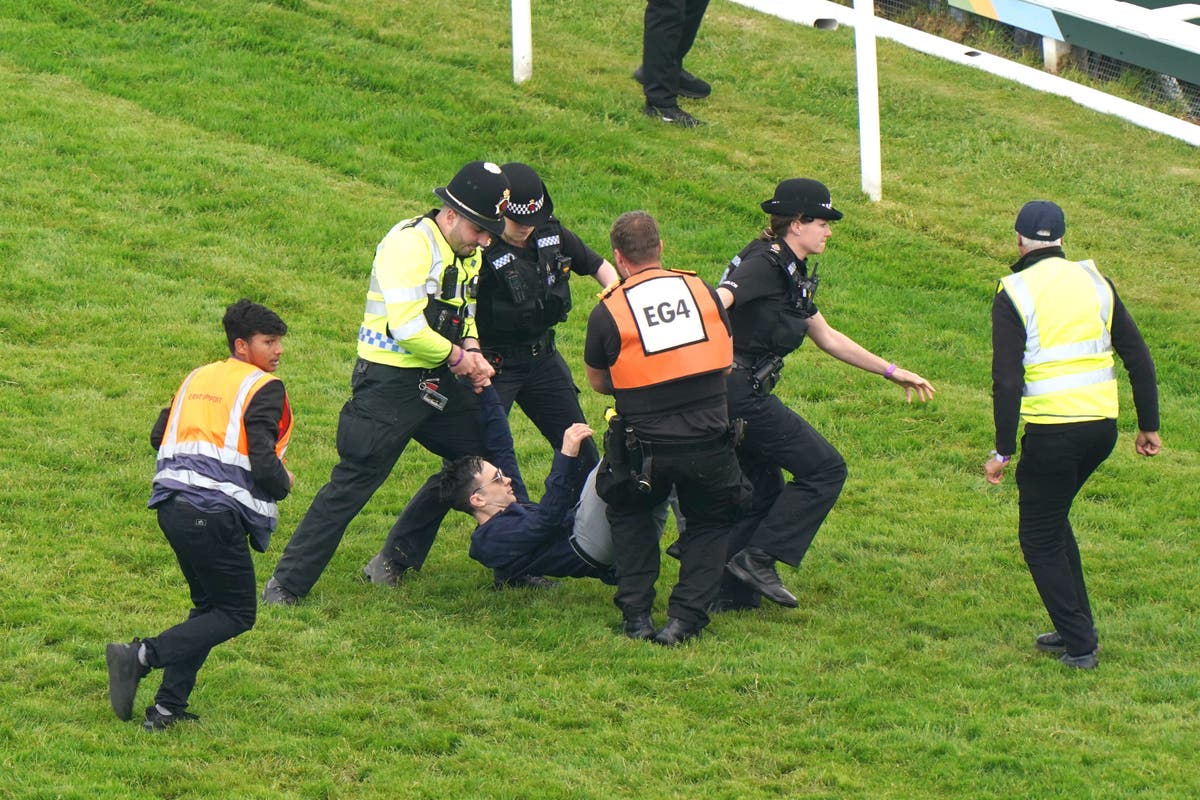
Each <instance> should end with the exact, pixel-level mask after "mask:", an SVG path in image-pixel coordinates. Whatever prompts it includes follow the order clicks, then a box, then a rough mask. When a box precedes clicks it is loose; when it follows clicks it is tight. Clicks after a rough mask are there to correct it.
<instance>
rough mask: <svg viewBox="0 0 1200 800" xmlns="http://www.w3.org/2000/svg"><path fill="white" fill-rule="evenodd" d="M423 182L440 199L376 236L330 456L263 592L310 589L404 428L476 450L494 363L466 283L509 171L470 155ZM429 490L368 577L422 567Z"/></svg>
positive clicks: (435, 510)
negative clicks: (328, 469) (451, 172)
mask: <svg viewBox="0 0 1200 800" xmlns="http://www.w3.org/2000/svg"><path fill="white" fill-rule="evenodd" d="M433 193H434V194H435V195H437V197H438V198H439V199H440V200H441V201H442V203H443V204H444V205H443V206H442V207H441V208H440V209H439V208H435V209H433V210H431V211H429V212H428V213H426V214H424V215H423V216H420V217H414V218H412V219H408V220H404V221H403V222H400V223H397V224H396V225H395V226H393V227H392V229H391V230H390V231H388V233H387V235H386V236H384V237H383V240H382V241H381V242H380V243H379V244H378V246H376V248H375V260H374V263H373V265H372V267H371V277H370V282H369V284H368V288H367V296H366V304H365V306H364V309H363V319H362V323H361V325H360V326H359V330H358V360H357V361H356V362H355V364H354V372H353V374H352V375H351V376H350V388H351V396H350V399H349V400H348V401H347V402H346V404H345V405H344V406H343V407H342V411H341V414H340V416H339V417H338V430H337V449H338V456H339V457H340V460H339V461H338V464H337V465H336V466H335V467H334V468H333V472H332V473H331V474H330V476H329V482H328V483H326V484H325V486H324V487H322V488H321V490H320V491H319V492H317V495H316V497H314V498H313V501H312V505H310V506H309V508H308V511H307V512H306V513H305V515H304V519H302V520H301V521H300V525H299V526H298V527H297V528H296V531H295V532H294V533H293V534H292V538H291V539H290V540H289V541H288V543H287V547H286V548H284V551H283V555H282V556H280V559H279V563H278V564H277V565H276V566H275V573H274V575H272V576H271V578H270V579H269V580H268V581H267V585H266V587H265V588H264V589H263V601H264V602H266V603H268V604H275V605H294V604H295V603H296V602H297V600H298V599H299V598H301V597H304V596H305V595H307V594H308V593H309V590H311V589H312V587H313V585H314V584H315V583H316V582H317V579H318V578H319V577H320V576H321V573H322V572H324V570H325V567H326V565H328V563H329V560H330V559H331V558H332V557H333V554H334V551H336V550H337V547H338V545H339V544H340V543H341V541H342V535H343V534H344V533H345V532H346V526H347V525H349V524H350V521H351V520H352V519H354V517H355V516H356V515H357V514H358V512H359V511H361V510H362V508H363V506H365V505H366V503H367V501H368V500H370V499H371V495H373V494H374V493H375V490H376V489H378V488H379V487H380V486H381V485H382V484H383V482H384V481H385V480H387V477H388V475H390V474H391V472H392V467H394V466H395V464H396V461H397V460H398V459H399V458H400V455H401V454H402V453H403V452H404V449H405V448H406V447H407V446H408V443H409V441H410V440H412V439H416V440H417V441H418V442H420V443H421V444H422V445H424V446H425V447H426V448H427V449H428V450H430V451H432V452H434V453H436V454H437V455H439V456H442V457H443V458H448V459H454V458H459V457H461V456H465V455H472V454H476V453H480V452H482V443H481V439H480V430H479V406H478V403H477V402H476V400H475V395H474V394H472V389H473V388H474V389H475V390H478V389H479V388H481V387H482V386H483V385H485V384H486V383H487V382H488V381H489V380H490V378H491V377H492V375H494V374H495V370H494V369H493V368H492V366H491V364H489V363H488V361H487V359H486V358H484V357H483V355H482V354H481V352H480V348H479V340H478V339H477V338H476V334H475V319H474V305H475V289H476V287H477V285H478V279H479V266H480V263H481V258H482V257H481V254H480V248H481V247H484V246H486V245H487V244H488V243H489V242H490V241H491V238H492V237H493V236H499V235H500V234H501V233H503V232H504V211H505V208H506V207H507V206H508V199H509V185H508V179H507V178H506V177H504V174H503V173H502V172H501V171H500V167H499V166H497V165H496V164H493V163H491V162H484V161H472V162H471V163H469V164H467V165H465V166H464V167H463V168H462V169H460V170H459V171H458V173H457V174H456V175H455V176H454V177H453V178H452V179H451V180H450V182H449V183H448V184H447V185H446V186H440V187H438V188H436V189H434V190H433ZM436 495H437V476H434V477H433V478H431V479H430V480H429V481H427V482H426V485H425V486H424V487H422V488H421V489H420V490H419V491H418V492H417V494H416V495H415V496H414V497H413V498H412V500H410V502H409V504H408V506H407V507H406V508H405V512H404V514H403V515H402V516H401V517H400V519H398V520H397V522H396V525H395V526H393V528H392V531H391V533H389V535H388V540H387V543H386V544H385V545H384V549H383V551H381V552H380V553H379V555H377V556H376V557H375V558H374V559H372V561H371V563H370V564H368V566H367V567H366V569H365V572H366V574H367V576H368V577H369V578H370V579H371V580H373V581H374V582H377V583H387V584H393V585H394V584H395V582H396V580H397V579H398V578H399V576H400V575H402V574H403V573H404V572H405V571H406V570H408V569H420V567H421V565H422V564H423V563H424V560H425V556H426V555H427V554H428V553H429V548H430V547H431V546H432V544H433V539H434V537H435V536H436V535H437V528H438V524H439V523H440V522H441V519H442V517H444V516H445V515H446V513H447V512H448V511H449V508H448V507H447V506H445V505H443V504H441V503H440V502H439V501H438V499H437V496H436Z"/></svg>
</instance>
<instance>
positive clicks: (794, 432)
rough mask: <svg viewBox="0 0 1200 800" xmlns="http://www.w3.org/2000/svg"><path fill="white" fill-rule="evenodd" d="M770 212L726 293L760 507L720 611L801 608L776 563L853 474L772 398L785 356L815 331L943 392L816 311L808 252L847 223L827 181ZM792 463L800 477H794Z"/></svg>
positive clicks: (845, 357) (772, 205)
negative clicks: (836, 225) (768, 603)
mask: <svg viewBox="0 0 1200 800" xmlns="http://www.w3.org/2000/svg"><path fill="white" fill-rule="evenodd" d="M762 209H763V211H765V212H766V213H767V214H769V215H770V227H768V228H767V229H766V230H764V231H763V232H762V234H761V235H760V236H759V237H758V238H757V239H755V240H753V241H752V242H750V244H748V245H747V246H746V247H745V248H743V249H742V251H741V252H740V253H739V254H738V255H737V256H735V257H734V258H733V260H732V261H731V262H730V265H729V268H728V270H726V273H725V275H724V276H723V278H722V280H721V283H720V285H719V286H718V288H717V294H718V295H719V296H720V297H721V301H722V302H723V303H724V305H725V307H726V308H728V309H729V318H730V322H731V323H732V326H733V372H732V374H731V375H730V376H729V414H730V416H731V417H735V418H741V419H744V420H745V422H746V430H745V437H744V439H743V440H742V442H741V445H740V446H739V448H738V456H739V458H740V459H741V463H742V469H743V471H744V472H745V474H746V477H747V479H748V480H749V481H750V483H751V485H752V486H754V498H753V501H752V505H751V509H750V511H749V513H748V514H747V515H745V516H744V517H743V518H742V519H741V520H740V521H739V523H738V525H737V526H736V527H735V529H734V531H733V534H732V535H731V536H730V540H729V546H730V551H729V552H730V556H731V558H730V560H729V564H728V571H729V573H730V575H729V576H727V577H726V578H725V579H724V581H723V583H722V589H721V593H720V595H719V597H718V599H717V601H716V603H715V605H714V610H722V611H724V610H733V609H742V608H752V607H756V606H757V605H758V604H759V600H758V595H759V594H760V593H761V594H762V595H765V596H766V597H767V598H768V599H770V600H772V601H774V602H776V603H779V604H780V605H784V606H789V607H794V606H796V605H797V601H796V597H795V596H794V595H793V594H792V593H791V592H790V591H788V590H787V588H786V587H785V586H784V585H783V583H782V581H780V579H779V574H778V572H776V569H775V561H776V560H779V561H783V562H785V563H787V564H790V565H792V566H793V567H795V566H799V564H800V560H801V559H803V558H804V554H805V552H806V551H807V550H808V547H809V545H810V544H812V540H813V537H814V536H816V533H817V529H818V528H820V527H821V523H822V522H824V520H825V517H826V515H827V514H828V513H829V511H830V509H832V508H833V505H834V503H835V502H837V498H838V495H839V494H840V493H841V490H842V485H843V484H844V483H845V481H846V462H845V461H844V460H843V459H842V456H841V454H840V453H838V451H837V450H836V449H834V447H833V445H831V444H830V443H829V442H828V441H826V440H825V438H824V437H823V436H821V434H819V433H817V431H816V430H814V429H813V427H812V426H811V425H809V424H808V422H806V421H805V420H804V419H802V418H801V417H800V415H799V414H797V413H796V412H794V411H792V410H791V409H789V408H788V407H787V406H785V405H784V404H783V403H782V402H781V401H780V400H779V398H777V397H775V396H774V395H773V394H772V390H773V389H774V387H775V383H776V381H777V380H778V379H779V373H780V370H782V368H783V359H784V357H786V356H787V355H788V354H789V353H791V352H792V351H794V350H796V349H797V348H798V347H800V345H801V344H802V343H803V342H804V339H805V337H806V336H807V337H808V338H811V339H812V340H813V342H815V343H816V345H817V347H819V348H821V349H822V350H823V351H825V352H826V353H828V354H829V355H831V356H833V357H834V358H837V359H839V360H841V361H845V362H846V363H847V364H850V365H852V366H855V367H858V368H859V369H863V370H866V371H868V372H874V373H876V374H879V375H882V376H883V377H884V378H886V379H887V380H890V381H892V382H893V383H896V384H899V385H900V386H903V387H904V389H905V393H906V395H907V397H908V400H909V401H910V402H911V401H912V395H913V392H916V393H917V395H918V396H919V397H920V398H921V399H922V400H927V399H928V398H929V397H930V396H932V394H933V387H932V386H931V385H930V384H929V381H927V380H925V379H924V378H922V377H921V376H920V375H917V374H915V373H912V372H909V371H908V370H904V369H900V368H899V367H897V366H896V365H895V364H890V363H888V362H887V361H885V360H884V359H882V358H880V357H879V356H877V355H875V354H874V353H871V352H870V351H868V350H867V349H865V348H863V347H862V346H860V345H859V344H857V343H856V342H854V341H853V340H852V339H850V337H848V336H846V335H845V334H843V333H841V332H840V331H837V330H835V329H834V328H833V327H832V326H830V324H829V323H828V322H827V321H826V320H825V318H824V317H823V316H822V315H821V312H820V311H819V310H818V309H817V306H816V303H815V301H814V298H815V294H816V290H817V265H816V263H815V262H814V263H813V264H812V265H811V269H810V265H809V263H808V259H809V257H810V256H813V255H817V254H819V253H822V252H824V251H825V242H826V241H827V240H828V239H829V237H830V236H831V235H832V233H833V231H832V230H831V228H830V223H831V222H833V221H835V220H839V219H841V218H842V213H841V212H840V211H838V210H837V209H835V208H834V207H833V203H832V201H831V199H830V196H829V190H828V189H827V188H826V187H825V185H824V184H822V183H820V182H819V181H815V180H812V179H809V178H792V179H789V180H785V181H783V182H781V183H780V184H779V185H778V186H776V188H775V195H774V197H772V198H771V199H769V200H766V201H764V202H763V203H762ZM782 470H787V471H788V472H790V473H791V475H792V479H791V481H789V482H787V483H786V484H785V483H784V479H783V472H782Z"/></svg>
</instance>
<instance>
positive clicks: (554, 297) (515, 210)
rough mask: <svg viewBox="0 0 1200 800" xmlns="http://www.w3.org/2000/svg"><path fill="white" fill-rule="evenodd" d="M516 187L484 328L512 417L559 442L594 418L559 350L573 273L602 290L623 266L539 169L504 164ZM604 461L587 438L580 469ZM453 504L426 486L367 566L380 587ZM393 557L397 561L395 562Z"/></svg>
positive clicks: (485, 278)
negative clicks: (588, 240) (573, 218)
mask: <svg viewBox="0 0 1200 800" xmlns="http://www.w3.org/2000/svg"><path fill="white" fill-rule="evenodd" d="M500 169H501V170H502V171H503V172H504V175H505V177H506V178H507V179H508V182H509V186H510V189H511V196H510V197H509V202H508V206H507V207H506V210H505V216H504V231H503V233H502V234H501V235H500V236H499V237H496V238H494V239H493V240H492V243H491V245H489V246H488V247H487V248H485V249H484V252H483V267H482V269H481V271H480V276H479V297H478V316H477V324H478V327H479V339H480V341H481V342H482V343H483V348H484V351H483V352H484V353H485V355H486V356H487V357H488V358H489V359H493V360H494V361H493V363H494V364H498V365H499V370H498V371H497V373H496V375H495V376H494V377H493V378H492V385H493V386H495V387H496V391H497V392H498V393H499V394H500V399H501V402H502V403H503V405H504V409H505V413H507V412H508V411H509V410H510V409H511V408H512V405H513V402H514V401H515V402H516V403H517V404H518V405H520V406H521V409H522V410H523V411H524V412H525V414H526V415H527V416H528V417H529V419H530V420H531V421H532V422H533V423H534V425H536V426H537V428H538V430H539V431H541V433H542V435H543V436H544V437H546V441H547V442H549V443H550V446H551V447H557V446H558V445H559V444H560V443H561V442H562V439H563V432H564V431H566V430H567V428H569V427H570V426H571V425H573V424H575V423H579V422H584V421H585V420H584V416H583V410H582V409H581V408H580V405H579V389H578V388H576V386H575V381H574V380H573V379H572V377H571V370H570V368H569V367H567V362H566V361H564V360H563V357H562V355H560V354H559V352H558V348H557V346H556V344H555V340H554V326H555V325H557V324H558V323H560V322H562V321H564V320H565V319H566V318H567V314H568V313H569V312H570V310H571V287H570V284H569V279H570V277H571V273H572V272H578V273H579V274H581V275H591V276H592V277H594V278H595V279H596V280H597V281H598V282H599V283H600V285H601V286H607V285H609V284H611V283H613V282H615V281H616V279H617V272H616V269H615V268H614V267H613V265H612V264H610V263H608V262H607V261H605V260H604V259H603V258H602V257H601V256H600V255H598V254H597V253H596V252H595V251H594V250H592V249H591V248H589V247H588V246H587V245H585V244H584V243H583V242H582V241H581V240H580V238H579V237H578V236H576V235H575V234H574V233H572V232H571V231H570V230H568V229H567V228H565V227H563V225H562V223H560V222H559V221H558V219H557V218H555V217H554V216H553V214H554V202H553V201H552V200H551V199H550V193H549V192H548V191H547V190H546V185H545V183H543V182H542V179H541V178H540V177H539V176H538V174H537V172H535V171H534V170H533V168H532V167H530V166H528V165H526V164H521V163H516V162H514V163H510V164H504V165H503V166H502V167H501V168H500ZM599 459H600V455H599V452H598V451H597V449H596V445H595V443H594V442H593V441H592V440H591V439H588V440H586V441H584V442H582V444H581V449H580V454H579V465H580V468H581V469H583V470H584V474H587V472H588V471H590V470H591V469H592V468H593V467H594V466H595V465H596V462H598V461H599ZM447 510H448V506H447V505H445V504H444V503H443V502H442V501H441V499H440V498H439V496H438V495H437V494H435V493H433V492H419V493H418V494H417V495H416V496H415V497H414V498H413V500H412V501H411V502H410V503H409V504H408V507H407V508H406V509H405V511H404V515H403V516H402V517H401V520H400V522H399V523H398V524H397V526H396V528H394V529H393V532H392V535H391V536H389V537H388V541H387V543H386V544H385V545H384V549H383V551H382V552H381V553H380V554H379V555H377V556H376V557H375V558H374V559H373V561H372V564H371V565H368V567H367V568H366V570H365V573H366V575H367V577H368V578H370V579H371V580H372V581H375V582H379V583H394V576H396V575H398V574H401V573H402V570H403V569H404V568H408V567H416V568H419V567H420V565H421V563H422V562H423V561H424V559H425V555H426V554H427V553H428V552H429V548H430V546H431V545H432V543H433V540H434V538H435V537H436V536H437V531H438V527H439V526H440V525H441V522H442V519H443V517H445V514H446V511H447ZM389 562H391V563H390V564H389ZM495 579H496V588H502V587H506V586H507V587H514V586H518V587H526V588H548V587H549V585H550V584H548V583H547V582H545V581H543V580H542V579H541V576H536V575H525V574H509V573H505V572H503V571H499V572H497V573H496V575H495Z"/></svg>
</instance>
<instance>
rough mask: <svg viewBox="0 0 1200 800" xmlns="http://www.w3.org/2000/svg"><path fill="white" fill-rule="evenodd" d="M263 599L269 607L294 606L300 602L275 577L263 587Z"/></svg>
mask: <svg viewBox="0 0 1200 800" xmlns="http://www.w3.org/2000/svg"><path fill="white" fill-rule="evenodd" d="M262 599H263V602H264V603H266V604H267V605H269V606H294V605H296V603H299V602H300V598H299V597H297V596H296V595H294V594H292V593H291V592H289V591H288V590H287V589H286V588H284V586H283V584H281V583H280V582H279V581H277V580H275V576H274V575H272V576H271V579H270V580H269V581H267V585H266V586H264V587H263V593H262Z"/></svg>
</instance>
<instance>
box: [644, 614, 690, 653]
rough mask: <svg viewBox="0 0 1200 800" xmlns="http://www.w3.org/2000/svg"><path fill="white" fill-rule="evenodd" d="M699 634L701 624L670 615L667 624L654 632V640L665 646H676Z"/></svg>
mask: <svg viewBox="0 0 1200 800" xmlns="http://www.w3.org/2000/svg"><path fill="white" fill-rule="evenodd" d="M699 635H700V626H698V625H693V624H691V623H690V622H684V621H683V620H681V619H676V618H675V617H668V618H667V624H666V625H664V626H663V628H662V630H660V631H659V632H658V633H656V634H654V639H653V641H654V643H655V644H661V645H662V646H663V647H675V646H677V645H681V644H683V643H684V642H686V641H688V640H689V639H695V638H696V637H697V636H699Z"/></svg>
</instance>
